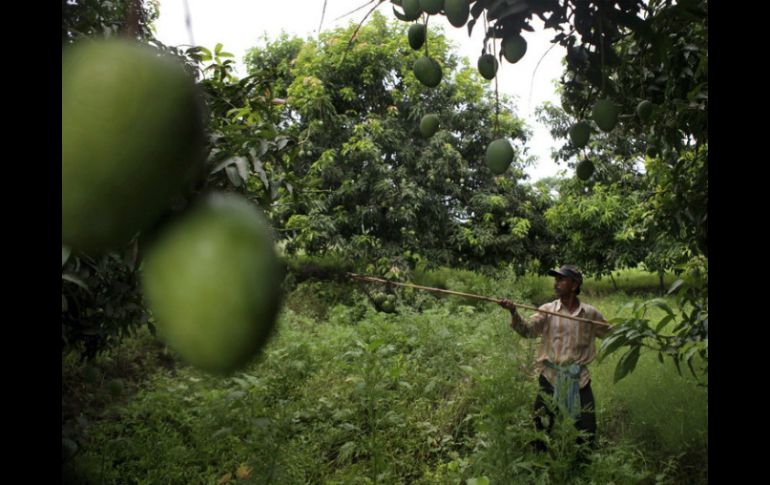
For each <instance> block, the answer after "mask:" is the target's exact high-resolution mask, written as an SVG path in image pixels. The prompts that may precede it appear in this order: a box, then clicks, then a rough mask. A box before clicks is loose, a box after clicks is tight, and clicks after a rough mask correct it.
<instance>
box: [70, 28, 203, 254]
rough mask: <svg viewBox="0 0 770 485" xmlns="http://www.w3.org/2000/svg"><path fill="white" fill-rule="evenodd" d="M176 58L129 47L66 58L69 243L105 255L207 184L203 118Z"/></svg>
mask: <svg viewBox="0 0 770 485" xmlns="http://www.w3.org/2000/svg"><path fill="white" fill-rule="evenodd" d="M202 106H203V105H202V103H201V100H200V97H199V93H198V90H197V88H196V86H195V83H194V80H193V79H192V77H190V76H189V75H188V74H187V72H186V71H185V70H184V68H183V67H182V65H181V64H180V63H179V62H178V61H177V60H176V59H174V58H172V57H170V56H165V55H159V53H158V51H156V50H155V49H152V48H150V47H147V46H144V45H141V44H138V43H136V42H132V41H129V40H123V39H120V40H118V39H113V40H89V41H83V42H82V43H80V44H75V45H72V46H68V47H65V48H64V50H63V52H62V243H63V244H65V245H67V246H70V247H72V248H76V249H79V250H82V251H86V252H94V253H96V252H103V251H107V250H110V249H116V248H118V247H119V246H121V245H123V244H125V243H127V242H128V241H129V240H130V239H131V238H132V237H133V236H134V235H135V234H136V233H137V232H139V231H142V230H144V229H146V228H148V227H149V226H151V225H153V224H154V223H155V222H156V221H157V220H158V219H159V218H160V217H161V215H162V214H163V213H164V212H166V211H167V210H168V209H169V208H170V207H171V205H172V204H173V202H174V201H175V200H177V199H178V198H181V197H183V196H184V195H185V193H186V192H187V191H189V190H190V189H191V188H192V186H193V185H194V184H195V182H197V180H198V179H199V177H202V176H203V168H204V162H205V152H204V145H205V132H204V116H203V115H204V112H203V109H202Z"/></svg>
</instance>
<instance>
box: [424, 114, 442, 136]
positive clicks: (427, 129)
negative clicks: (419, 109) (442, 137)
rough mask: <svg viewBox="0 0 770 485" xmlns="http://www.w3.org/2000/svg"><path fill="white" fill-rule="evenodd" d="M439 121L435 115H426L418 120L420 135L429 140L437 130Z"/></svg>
mask: <svg viewBox="0 0 770 485" xmlns="http://www.w3.org/2000/svg"><path fill="white" fill-rule="evenodd" d="M438 126H439V120H438V116H437V115H435V114H427V115H425V116H423V117H422V119H421V120H420V133H421V134H422V136H423V137H424V138H430V137H432V136H433V134H434V133H436V131H437V130H438Z"/></svg>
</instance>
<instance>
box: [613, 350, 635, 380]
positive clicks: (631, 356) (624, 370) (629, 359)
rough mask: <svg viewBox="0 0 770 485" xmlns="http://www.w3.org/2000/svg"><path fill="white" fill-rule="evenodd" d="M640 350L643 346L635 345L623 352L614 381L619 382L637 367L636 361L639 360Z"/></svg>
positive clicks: (616, 368)
mask: <svg viewBox="0 0 770 485" xmlns="http://www.w3.org/2000/svg"><path fill="white" fill-rule="evenodd" d="M640 350H641V347H634V348H633V349H631V350H630V351H629V352H626V353H625V354H623V357H621V358H620V360H619V361H618V365H617V366H616V367H615V377H614V379H613V383H617V382H618V381H619V380H621V379H622V378H624V377H625V376H627V375H628V374H629V373H630V372H632V371H633V370H634V369H635V368H636V363H637V361H639V351H640Z"/></svg>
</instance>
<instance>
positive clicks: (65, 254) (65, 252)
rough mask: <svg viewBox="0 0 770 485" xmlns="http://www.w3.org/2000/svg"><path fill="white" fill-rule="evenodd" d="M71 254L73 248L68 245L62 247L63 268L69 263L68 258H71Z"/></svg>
mask: <svg viewBox="0 0 770 485" xmlns="http://www.w3.org/2000/svg"><path fill="white" fill-rule="evenodd" d="M70 254H72V250H71V249H70V248H68V247H67V246H62V247H61V267H62V268H63V267H64V265H65V264H67V260H69V259H70Z"/></svg>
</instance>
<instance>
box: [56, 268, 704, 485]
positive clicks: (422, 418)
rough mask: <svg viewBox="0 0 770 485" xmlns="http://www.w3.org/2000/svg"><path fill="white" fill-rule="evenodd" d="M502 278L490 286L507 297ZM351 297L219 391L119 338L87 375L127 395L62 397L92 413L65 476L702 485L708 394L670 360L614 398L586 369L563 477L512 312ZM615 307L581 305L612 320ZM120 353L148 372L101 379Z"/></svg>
mask: <svg viewBox="0 0 770 485" xmlns="http://www.w3.org/2000/svg"><path fill="white" fill-rule="evenodd" d="M477 277H478V278H479V279H480V280H481V279H486V278H483V277H482V276H481V275H477ZM468 279H470V277H468ZM511 279H512V276H511V275H508V276H506V277H505V278H503V279H493V280H492V282H491V283H490V284H492V285H495V286H497V287H499V288H517V287H518V285H517V284H515V283H514V282H512V281H510V280H511ZM306 283H307V282H306ZM632 283H633V282H632ZM508 292H509V293H511V294H513V292H512V291H511V290H508ZM348 293H356V294H352V295H351V299H352V301H351V303H350V304H345V305H336V306H334V307H332V308H331V310H330V311H329V312H328V314H327V317H326V318H316V317H312V316H310V315H301V314H298V313H295V312H294V311H292V310H287V311H285V312H284V314H283V316H282V321H281V324H280V325H279V327H278V328H279V333H278V335H277V336H276V337H277V338H275V339H274V340H272V341H271V342H270V343H269V344H268V346H267V347H266V348H265V352H264V355H263V357H262V359H261V360H260V362H259V363H255V364H254V365H253V366H252V367H249V368H248V369H245V370H244V371H243V372H242V373H239V374H237V375H235V376H233V377H231V378H228V379H219V378H217V379H215V378H212V377H210V376H208V375H205V374H201V373H199V372H197V371H195V370H193V369H190V368H187V367H186V366H183V365H181V364H180V363H178V362H177V363H174V364H173V365H171V366H167V365H166V366H160V365H154V366H153V365H152V363H153V362H155V361H154V358H153V357H152V356H153V352H156V353H157V352H158V350H152V349H150V348H147V347H146V346H143V345H136V344H135V343H133V338H132V339H127V340H126V341H124V344H122V345H121V347H119V348H118V349H113V350H110V351H109V352H107V353H106V354H104V355H102V356H100V357H99V358H98V359H97V361H96V363H95V365H96V366H97V368H98V371H99V374H100V376H102V378H103V380H104V381H105V382H106V381H109V380H111V379H115V378H122V379H124V380H125V381H126V386H125V389H126V391H125V394H124V395H122V396H118V397H115V396H111V395H109V394H105V393H103V384H100V383H98V382H97V383H96V384H87V383H86V382H83V381H81V382H79V383H78V386H77V387H71V388H72V389H78V395H80V396H89V395H93V396H94V398H97V397H98V402H94V403H92V404H90V405H89V404H88V403H85V405H83V406H81V409H80V411H81V412H80V413H79V414H78V415H79V416H81V418H85V419H87V420H88V423H87V426H85V428H83V432H82V433H74V434H71V435H68V436H70V438H71V439H73V440H75V441H76V442H77V446H78V447H79V448H78V450H77V452H76V453H75V454H74V456H72V457H70V458H68V459H67V460H66V461H65V462H64V468H63V470H64V471H66V472H67V473H68V474H69V476H70V477H76V478H77V479H79V482H78V483H121V482H131V483H142V482H144V483H216V482H218V481H220V480H223V483H225V482H227V480H228V479H227V476H228V474H229V483H238V473H239V472H240V474H241V475H240V476H241V478H240V480H242V481H243V482H244V483H249V482H252V483H271V482H272V483H276V482H280V483H372V482H374V481H375V477H376V479H377V481H378V482H385V483H422V484H433V483H435V484H443V483H466V481H467V480H472V479H476V480H477V481H476V483H483V477H487V478H488V479H489V481H490V483H586V484H587V483H591V482H592V481H593V483H597V482H598V483H611V482H614V483H639V482H641V481H644V480H648V481H651V482H656V483H681V481H680V482H677V480H676V478H677V477H679V478H680V479H681V478H682V477H684V476H686V475H684V474H683V472H693V473H694V472H695V471H694V469H689V468H688V469H685V468H683V466H684V465H685V464H688V466H689V465H694V466H697V467H698V470H697V474H694V475H691V476H694V477H699V478H700V477H703V470H704V469H707V461H706V460H707V458H706V457H705V455H703V454H697V455H692V454H690V452H691V450H690V448H689V447H685V446H684V445H685V444H686V443H691V444H692V445H693V446H696V445H699V444H700V443H702V439H703V437H702V436H701V433H703V432H704V429H705V432H706V435H707V427H705V425H706V420H705V415H704V409H706V408H707V400H706V396H705V392H693V390H692V389H691V387H690V386H689V384H688V383H685V382H684V381H683V379H682V378H681V377H680V376H678V374H677V373H676V371H675V370H673V369H669V367H673V366H671V365H670V362H666V365H664V366H661V365H660V364H659V363H657V362H656V361H655V359H654V358H653V359H649V358H644V357H645V356H642V357H643V358H641V359H640V361H639V369H638V371H637V372H638V375H634V376H632V377H628V378H627V379H634V381H633V382H627V381H626V380H624V381H623V382H621V383H620V384H622V385H625V384H628V385H629V386H630V387H632V388H633V389H631V390H628V387H629V386H627V390H626V391H622V392H621V391H617V392H615V391H614V389H613V385H612V376H611V374H612V367H614V365H612V364H613V362H612V359H613V358H614V356H612V357H610V358H609V359H610V360H609V361H607V362H605V363H602V364H594V365H592V366H591V371H592V375H593V382H594V383H595V386H596V387H595V393H596V396H597V405H598V406H599V409H598V418H599V420H600V422H599V426H600V442H599V448H598V449H597V450H596V452H595V453H593V455H592V462H591V464H590V465H589V466H588V467H587V468H585V469H583V470H577V469H576V470H573V469H572V461H571V457H572V455H573V454H574V453H575V451H576V449H575V447H574V445H573V444H572V443H573V441H572V439H573V438H574V430H572V429H571V428H569V427H567V426H564V427H562V428H561V429H560V431H557V433H556V434H554V435H553V436H552V437H550V438H549V439H550V440H551V443H552V445H553V448H554V453H553V454H552V455H551V454H545V455H539V454H535V453H532V452H531V451H529V448H528V446H527V443H528V441H529V440H530V439H531V438H533V437H534V436H536V433H535V432H534V430H533V429H532V423H531V417H530V411H531V405H532V401H533V399H534V395H535V391H536V388H537V383H536V381H535V379H534V378H533V376H532V374H531V364H532V360H533V359H534V353H533V347H532V344H533V341H531V340H524V339H521V338H519V337H518V336H517V334H516V333H515V332H512V331H511V330H510V328H509V327H508V325H507V323H508V316H507V312H505V311H504V310H502V309H500V308H499V307H497V306H496V305H492V304H488V305H485V306H479V307H467V306H465V305H458V306H453V305H454V303H452V302H453V299H444V300H440V301H438V302H437V303H436V305H434V306H433V307H432V308H430V309H427V310H425V311H423V312H416V311H413V310H412V309H411V308H409V307H408V306H404V305H400V307H399V309H398V310H399V312H398V313H396V314H385V313H379V312H376V311H374V310H373V308H371V306H369V307H368V309H365V310H364V311H363V312H362V313H358V312H359V310H358V309H357V305H358V302H360V301H362V300H363V299H364V296H363V295H362V294H361V293H357V292H350V291H349V292H348ZM513 297H514V298H515V299H516V300H517V301H520V295H515V294H514V295H513ZM290 298H292V296H290ZM300 298H301V296H300ZM622 299H623V298H620V297H617V298H615V299H614V300H612V303H611V304H610V303H609V302H605V300H604V299H597V300H595V301H592V303H594V304H596V305H597V306H598V307H599V308H601V309H602V310H603V311H605V313H606V314H607V316H608V317H610V318H612V317H614V316H616V312H617V311H618V305H617V304H616V303H615V302H616V301H620V300H622ZM400 301H401V300H400ZM655 310H656V311H657V312H658V313H661V312H662V310H660V309H657V308H656V309H655ZM354 313H355V314H357V315H358V316H353V314H354ZM125 348H128V349H129V351H130V352H135V354H134V355H132V354H130V353H126V355H124V356H123V357H122V358H121V359H120V360H121V361H124V362H126V363H128V362H131V363H133V362H137V361H141V360H143V359H145V360H147V361H148V364H147V367H146V370H143V371H136V372H135V373H134V374H126V373H118V372H117V371H116V370H115V368H114V367H113V366H111V365H108V364H107V363H106V360H107V358H108V357H110V356H111V355H113V352H116V351H117V350H120V351H121V352H124V353H125V352H126V350H125ZM63 364H64V365H65V377H67V381H68V383H70V384H71V382H70V380H71V379H75V380H77V379H78V377H79V376H80V375H82V374H81V373H82V372H83V370H82V369H83V367H82V364H79V363H78V361H77V359H72V360H67V361H66V362H63ZM153 369H154V370H153ZM661 375H662V376H664V377H665V378H658V377H657V376H661ZM137 377H141V378H142V379H145V378H146V380H143V381H142V382H141V386H138V385H136V383H135V382H134V380H135V379H136V378H137ZM68 388H69V387H68ZM631 391H633V392H631ZM701 391H703V390H702V389H701ZM626 393H628V395H626ZM639 396H665V400H662V398H659V399H647V400H642V399H637V398H638V397H639ZM663 405H665V408H664V407H663ZM680 409H683V410H684V409H686V410H687V412H680V411H679V410H680ZM659 415H661V416H662V418H664V419H663V420H662V421H661V422H660V423H659V422H658V421H657V419H658V418H657V417H658V416H659ZM81 421H82V419H81ZM84 424H86V423H85V422H84ZM674 431H676V433H674ZM570 433H572V434H570ZM541 437H543V436H541ZM706 437H707V436H706ZM661 443H664V444H665V446H660V444H661ZM685 452H687V454H686V455H681V456H680V454H682V453H685ZM696 459H697V460H699V461H693V462H690V461H688V460H696ZM704 465H705V466H704ZM247 475H248V478H244V477H246V476H247ZM565 477H570V480H569V481H568V480H565ZM471 483H472V482H471ZM698 483H701V482H698Z"/></svg>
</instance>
